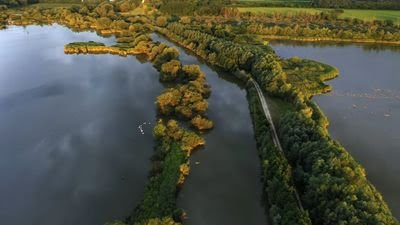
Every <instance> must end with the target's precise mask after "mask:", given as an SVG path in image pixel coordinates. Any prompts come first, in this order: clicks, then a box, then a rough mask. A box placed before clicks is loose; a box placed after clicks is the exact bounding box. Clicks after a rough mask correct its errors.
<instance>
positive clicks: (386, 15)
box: [239, 7, 400, 24]
mask: <svg viewBox="0 0 400 225" xmlns="http://www.w3.org/2000/svg"><path fill="white" fill-rule="evenodd" d="M239 10H240V11H241V12H260V13H274V12H280V13H285V14H286V13H287V14H296V13H300V12H306V13H312V14H315V13H320V12H322V11H327V10H331V9H317V8H285V7H277V8H275V7H244V8H239ZM340 17H341V18H357V19H361V20H369V21H370V20H388V19H389V20H392V21H393V22H395V23H397V24H400V10H364V9H345V10H344V13H342V14H341V15H340Z"/></svg>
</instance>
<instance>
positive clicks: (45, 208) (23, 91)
mask: <svg viewBox="0 0 400 225" xmlns="http://www.w3.org/2000/svg"><path fill="white" fill-rule="evenodd" d="M89 40H93V41H101V42H105V43H108V44H110V43H113V42H114V41H115V40H114V39H113V38H110V39H104V38H101V37H98V36H97V35H96V34H94V33H89V32H84V33H74V32H72V31H70V30H68V29H66V28H63V27H60V26H45V27H38V26H29V27H27V28H21V27H11V28H9V29H7V30H3V31H0V58H1V60H0V68H1V73H0V146H1V148H0V154H1V157H0V199H2V201H1V202H0V224H32V225H53V224H57V225H70V224H75V225H92V224H93V225H96V224H103V223H104V222H107V221H110V220H114V219H123V218H124V217H125V216H127V215H128V214H129V213H130V212H131V211H132V210H133V208H134V207H135V205H136V204H137V203H138V202H139V200H140V197H141V194H142V192H143V189H144V184H145V182H146V177H147V174H148V171H149V167H150V162H149V158H150V156H151V155H152V154H153V150H152V149H153V144H154V142H153V139H152V137H151V129H152V124H154V123H153V121H154V120H155V118H156V112H155V105H154V101H155V99H156V96H158V95H159V94H160V93H161V91H162V90H163V87H162V86H161V85H160V83H159V81H158V77H159V76H158V72H157V71H155V69H154V68H153V67H152V65H151V64H149V63H140V62H139V61H138V60H137V59H136V58H134V57H127V58H122V57H118V56H112V55H65V54H64V53H63V46H64V45H65V44H66V43H69V42H73V41H89ZM181 58H182V61H183V62H184V63H185V64H187V63H198V61H197V59H196V58H195V57H192V56H190V55H187V54H185V53H184V52H182V55H181ZM201 67H202V69H203V71H205V72H206V74H207V79H208V82H209V83H210V84H211V85H212V89H213V92H212V95H211V97H210V99H209V102H210V110H209V117H210V118H211V119H212V120H214V121H215V129H214V130H212V131H211V132H209V133H208V134H206V141H207V144H206V147H205V148H203V149H201V150H199V151H198V152H196V154H194V156H193V158H192V169H191V174H190V176H189V177H188V179H187V183H186V184H185V186H184V188H183V190H182V192H181V194H180V196H179V205H180V207H182V208H184V209H186V211H187V212H188V215H189V220H188V221H187V224H199V225H201V224H207V225H214V224H215V225H216V224H218V225H219V224H238V225H239V224H240V225H242V224H249V225H252V224H254V225H260V224H266V217H265V214H264V209H263V207H262V205H261V203H260V201H261V183H260V181H259V175H260V168H259V160H258V157H257V152H256V146H255V141H254V139H253V131H252V125H251V120H250V115H249V111H248V105H247V101H246V95H245V91H244V90H243V89H241V88H240V87H239V86H237V85H236V84H235V83H232V82H228V81H226V80H225V79H224V78H223V77H220V76H219V75H218V74H217V73H215V72H214V71H213V70H211V69H210V68H209V67H207V66H206V65H204V64H201ZM144 122H146V123H147V124H146V125H143V129H144V134H142V133H141V132H140V130H139V129H138V126H139V125H141V124H143V123H144ZM148 122H151V125H148ZM196 162H197V163H196Z"/></svg>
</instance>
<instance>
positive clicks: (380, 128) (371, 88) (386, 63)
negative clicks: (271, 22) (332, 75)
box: [273, 43, 400, 218]
mask: <svg viewBox="0 0 400 225" xmlns="http://www.w3.org/2000/svg"><path fill="white" fill-rule="evenodd" d="M273 47H274V49H275V50H276V51H277V53H278V54H279V55H281V56H283V57H292V56H300V57H304V58H309V59H314V60H317V61H321V62H324V63H327V64H330V65H334V66H336V67H337V68H339V70H340V76H339V77H338V78H337V79H334V80H332V81H329V82H328V83H329V84H331V85H332V86H333V92H332V93H329V94H327V95H322V96H317V97H315V98H314V100H315V101H316V102H317V103H318V104H319V105H320V106H321V108H322V110H323V111H324V112H325V113H326V114H327V116H328V118H329V120H330V122H331V125H330V128H329V130H330V132H331V134H332V136H333V137H334V138H336V139H338V140H339V141H340V142H341V143H342V144H343V145H344V146H345V147H346V149H347V150H348V151H349V152H350V153H351V154H352V155H353V156H354V157H355V159H356V160H357V161H359V162H360V163H361V164H362V165H363V166H364V167H365V168H366V171H367V176H368V178H369V179H370V180H371V181H372V183H373V184H374V185H375V186H376V187H377V189H378V190H379V191H380V192H381V193H382V194H383V197H384V199H385V200H386V202H387V203H388V204H389V207H390V208H391V210H392V212H393V214H394V215H395V216H396V217H397V218H400V193H399V191H398V190H400V179H399V176H398V174H399V173H400V164H399V163H398V159H399V158H400V136H399V134H400V126H399V124H400V98H399V94H400V85H399V84H400V76H399V73H398V71H400V64H399V62H400V54H399V52H398V51H399V49H400V47H397V50H393V49H391V48H387V47H382V48H383V49H385V50H381V49H380V48H377V49H374V51H370V49H369V47H366V46H365V45H341V46H339V45H334V46H332V45H328V46H327V45H324V46H318V45H314V44H312V45H310V44H308V45H305V46H304V45H299V44H297V45H293V44H285V43H276V44H273Z"/></svg>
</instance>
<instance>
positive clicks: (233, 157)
mask: <svg viewBox="0 0 400 225" xmlns="http://www.w3.org/2000/svg"><path fill="white" fill-rule="evenodd" d="M152 38H153V39H154V40H157V41H160V42H166V43H167V44H168V45H169V46H175V47H177V46H176V45H175V44H174V43H172V42H169V41H167V40H166V39H164V38H163V37H161V36H159V35H157V34H153V35H152ZM177 48H178V50H179V51H180V59H181V61H182V63H183V64H198V65H200V67H201V69H202V71H203V72H204V73H205V74H206V76H207V82H208V83H209V84H210V85H211V91H212V92H211V96H210V98H209V104H210V106H209V112H208V116H209V117H210V118H211V120H213V121H214V125H215V126H214V129H213V130H211V131H210V132H208V133H207V134H206V135H205V137H206V145H205V147H204V148H203V149H201V150H199V151H197V152H195V153H194V155H193V156H192V157H191V172H190V175H189V177H188V178H187V180H186V182H185V185H184V187H183V189H182V191H181V193H180V196H179V199H178V205H179V207H182V208H183V209H185V211H186V212H187V213H188V220H187V221H185V224H187V225H191V224H196V225H199V224H207V225H217V224H218V225H219V224H230V225H243V224H247V225H260V224H267V219H266V215H265V209H264V207H263V206H262V203H261V199H262V194H261V191H262V184H261V182H260V173H261V169H260V166H259V158H258V155H257V149H256V144H255V140H254V136H253V135H254V133H253V128H252V123H251V118H250V112H249V110H248V103H247V99H246V91H245V90H244V89H243V86H241V85H240V83H239V81H238V79H237V78H235V77H233V76H232V75H229V74H224V73H222V72H221V71H218V72H216V71H217V70H215V69H214V68H210V67H209V66H208V65H206V64H205V63H204V62H203V61H202V60H200V59H198V58H197V57H195V56H193V55H191V54H189V53H188V52H186V51H185V50H184V49H182V48H180V47H177ZM227 81H228V82H227Z"/></svg>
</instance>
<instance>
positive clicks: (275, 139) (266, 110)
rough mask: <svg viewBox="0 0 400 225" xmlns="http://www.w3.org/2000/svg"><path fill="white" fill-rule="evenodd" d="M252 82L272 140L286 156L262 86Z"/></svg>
mask: <svg viewBox="0 0 400 225" xmlns="http://www.w3.org/2000/svg"><path fill="white" fill-rule="evenodd" d="M250 81H251V82H252V83H253V84H254V87H255V88H256V90H257V93H258V97H259V99H260V102H261V106H262V108H263V111H264V114H265V117H267V120H268V122H269V124H270V127H271V131H272V140H273V142H274V144H275V146H276V147H277V148H278V149H279V151H281V152H282V154H283V155H284V156H285V152H284V151H283V149H282V146H281V142H280V141H279V138H278V133H277V132H276V129H275V125H274V122H273V120H272V116H271V113H270V111H269V108H268V104H267V101H266V100H265V96H264V93H263V91H262V90H261V88H260V86H259V85H258V83H257V82H256V81H254V80H253V79H251V78H250ZM285 157H286V156H285ZM294 193H295V196H296V200H297V204H298V206H299V207H300V209H301V210H303V211H304V208H303V204H302V203H301V201H300V197H299V194H298V193H297V190H295V192H294Z"/></svg>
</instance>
